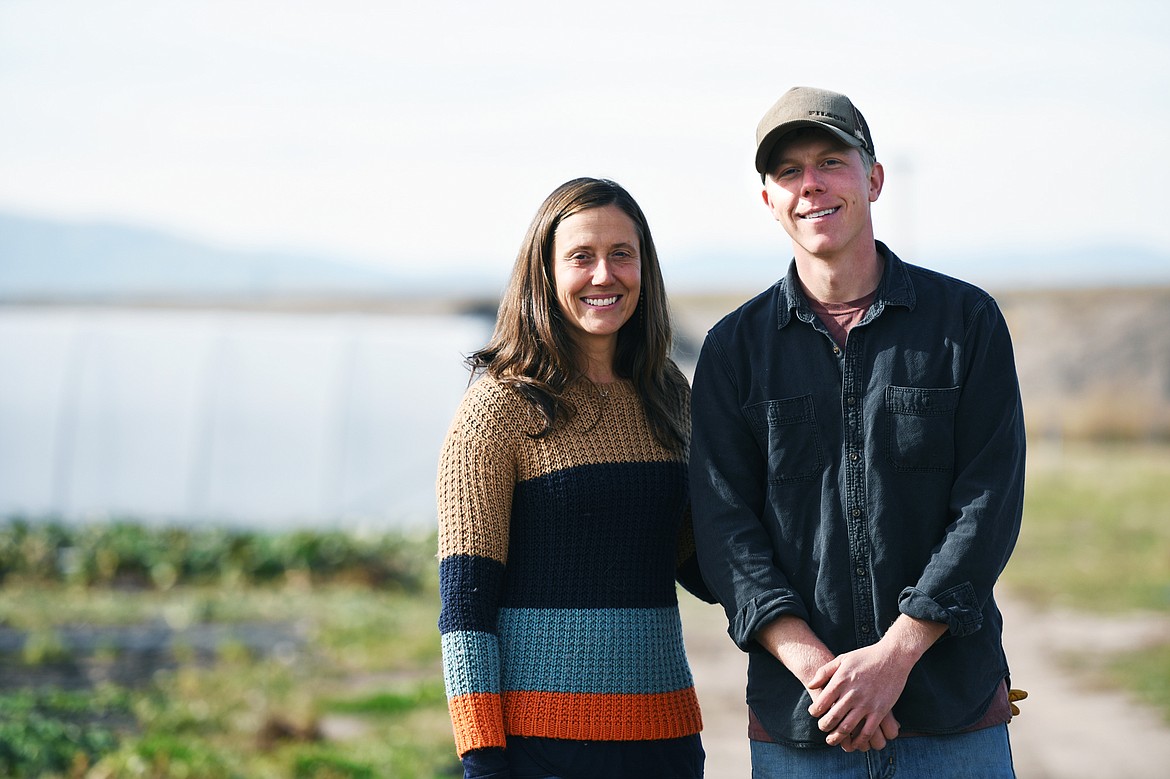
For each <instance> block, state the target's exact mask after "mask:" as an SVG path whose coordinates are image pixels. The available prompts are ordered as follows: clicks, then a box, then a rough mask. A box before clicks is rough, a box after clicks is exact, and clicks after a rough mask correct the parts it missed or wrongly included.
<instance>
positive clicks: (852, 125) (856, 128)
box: [756, 87, 877, 175]
mask: <svg viewBox="0 0 1170 779" xmlns="http://www.w3.org/2000/svg"><path fill="white" fill-rule="evenodd" d="M801 127H818V128H820V129H822V130H828V131H829V132H831V133H833V135H835V136H837V137H838V138H840V139H841V140H842V141H844V142H845V143H847V144H849V145H850V146H852V147H853V148H855V149H865V150H866V151H868V152H869V155H870V156H871V157H873V158H874V159H877V155H876V154H874V151H873V138H871V137H870V135H869V125H867V124H866V123H865V117H863V116H862V115H861V112H860V111H858V110H857V108H856V107H855V106H854V105H853V102H852V101H851V100H850V99H849V98H847V97H845V95H841V94H838V93H836V92H830V91H829V90H827V89H816V88H815V87H793V88H792V89H790V90H788V91H787V92H785V93H784V96H783V97H781V98H780V99H779V100H777V101H776V104H775V105H774V106H772V107H771V108H769V109H768V113H766V114H764V118H763V119H761V120H760V123H759V125H758V126H757V127H756V172H757V173H760V174H761V175H763V174H764V172H765V169H766V168H767V167H768V157H769V156H771V154H772V149H773V148H775V146H776V143H777V142H778V141H779V140H780V139H781V138H782V137H784V136H785V135H787V134H788V133H790V132H792V131H793V130H797V129H799V128H801Z"/></svg>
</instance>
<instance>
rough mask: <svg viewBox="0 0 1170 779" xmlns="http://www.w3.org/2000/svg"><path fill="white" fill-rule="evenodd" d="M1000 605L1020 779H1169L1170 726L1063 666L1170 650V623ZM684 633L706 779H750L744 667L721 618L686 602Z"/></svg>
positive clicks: (717, 611) (712, 610) (712, 609)
mask: <svg viewBox="0 0 1170 779" xmlns="http://www.w3.org/2000/svg"><path fill="white" fill-rule="evenodd" d="M997 597H998V598H999V601H1000V608H1001V609H1002V610H1003V613H1004V620H1005V625H1006V628H1005V630H1006V635H1005V645H1006V649H1007V653H1008V661H1009V662H1010V663H1011V668H1012V683H1013V685H1014V686H1016V687H1020V688H1023V689H1026V690H1027V691H1028V693H1029V697H1028V699H1027V700H1025V701H1022V702H1021V703H1020V707H1021V714H1020V716H1018V717H1016V718H1015V719H1014V720H1013V721H1012V724H1011V725H1010V726H1009V732H1010V734H1011V739H1012V752H1013V755H1014V758H1015V765H1016V773H1017V774H1018V775H1019V777H1020V779H1081V778H1082V777H1084V779H1113V778H1114V777H1116V778H1117V779H1147V778H1149V779H1165V777H1170V726H1167V724H1166V723H1165V721H1164V720H1163V719H1162V718H1161V716H1160V715H1159V713H1158V712H1156V711H1154V710H1153V709H1151V708H1149V707H1147V706H1144V705H1141V704H1139V703H1136V702H1134V701H1133V700H1131V699H1129V698H1128V697H1127V696H1126V695H1125V694H1123V693H1120V692H1116V691H1111V690H1103V689H1099V688H1095V687H1093V686H1092V685H1091V684H1090V683H1089V682H1088V681H1087V680H1086V679H1084V678H1081V677H1076V676H1074V675H1073V674H1072V673H1071V672H1069V671H1067V670H1065V669H1064V667H1063V666H1062V665H1061V664H1060V663H1059V662H1058V656H1059V655H1060V654H1061V653H1064V652H1073V651H1076V652H1093V651H1110V650H1116V649H1118V648H1121V647H1127V646H1135V645H1137V644H1138V643H1141V642H1145V641H1152V640H1167V639H1168V638H1170V619H1167V618H1165V617H1162V616H1156V615H1155V616H1144V615H1139V616H1135V617H1126V618H1122V619H1105V618H1100V617H1096V616H1087V615H1083V614H1076V613H1071V612H1040V611H1036V610H1034V609H1031V608H1029V607H1028V606H1026V605H1024V604H1022V603H1019V602H1017V601H1015V600H1013V599H1011V598H1010V597H1007V596H1005V595H1004V594H1003V593H999V594H998V595H997ZM683 624H684V630H685V633H686V641H687V652H688V655H689V657H690V661H691V668H692V670H693V671H694V675H695V684H696V686H697V688H698V692H699V700H700V703H701V704H702V706H703V722H704V730H703V746H704V748H705V749H706V751H707V776H708V777H711V779H735V778H736V777H750V776H751V763H750V760H749V757H748V746H747V735H746V733H747V714H746V706H745V705H744V684H745V673H746V671H745V669H746V659H745V657H744V655H743V654H742V653H741V652H739V650H738V649H736V648H735V646H734V645H733V644H732V643H731V640H730V639H729V638H728V637H727V632H726V622H725V621H724V618H723V612H722V610H721V609H720V608H718V607H716V606H708V605H706V604H702V603H700V602H698V601H696V600H694V599H693V598H689V597H685V598H684V603H683ZM940 779H942V778H941V777H940Z"/></svg>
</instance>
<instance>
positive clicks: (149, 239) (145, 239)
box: [0, 213, 1170, 301]
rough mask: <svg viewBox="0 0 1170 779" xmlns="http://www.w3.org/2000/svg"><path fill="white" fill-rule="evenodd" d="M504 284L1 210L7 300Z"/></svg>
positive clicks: (1059, 280)
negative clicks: (223, 245)
mask: <svg viewBox="0 0 1170 779" xmlns="http://www.w3.org/2000/svg"><path fill="white" fill-rule="evenodd" d="M784 248H785V249H786V247H784ZM894 248H895V251H896V250H897V247H894ZM906 259H907V260H909V261H911V262H915V261H916V258H914V257H906ZM919 262H921V264H925V265H929V266H930V267H933V268H935V269H937V270H939V271H942V272H944V273H950V274H953V275H956V276H959V277H961V278H964V279H967V280H969V281H972V282H974V283H976V284H980V285H982V286H985V287H989V288H992V289H1003V288H1006V287H1013V288H1018V287H1036V286H1044V287H1086V286H1127V285H1135V284H1168V283H1170V255H1167V254H1162V253H1158V252H1153V251H1149V250H1144V249H1138V248H1124V247H1122V248H1115V249H1105V248H1102V247H1093V246H1085V247H1077V248H1072V249H1063V250H1051V251H1046V252H1033V253H1022V252H1016V253H1012V252H1011V251H1010V250H1005V251H1002V252H996V253H994V254H987V255H978V256H974V255H972V256H961V255H956V256H954V257H950V258H939V259H938V261H937V262H930V261H928V260H919ZM787 263H788V255H787V254H786V252H785V251H784V250H781V249H780V247H777V251H776V252H775V253H768V254H765V253H763V252H761V253H758V254H753V255H750V256H743V255H737V256H735V257H719V258H717V261H715V259H712V258H704V257H701V256H694V257H690V258H674V259H672V260H671V261H670V262H669V263H667V264H664V273H665V274H666V276H667V282H668V284H669V285H670V288H671V290H672V291H678V292H692V293H694V292H701V291H722V290H742V289H749V290H754V289H759V288H762V287H763V286H766V285H767V284H768V283H770V282H771V281H773V280H775V279H776V278H778V277H779V276H781V275H782V274H783V273H784V271H785V269H786V267H787ZM503 285H504V279H502V278H496V277H494V276H493V277H488V276H487V275H486V274H477V273H475V272H469V271H466V270H448V271H446V272H444V273H439V274H431V275H428V276H421V275H409V274H402V273H394V272H391V271H388V270H380V269H377V268H372V267H369V266H362V265H358V264H354V263H347V262H344V261H341V260H337V259H333V258H327V257H319V256H311V255H307V254H296V253H284V252H264V251H242V250H235V249H227V248H221V247H216V246H213V245H211V244H208V243H201V242H199V241H194V240H189V239H185V238H181V237H178V236H175V235H172V234H169V233H166V232H162V231H159V230H151V229H146V228H141V227H133V226H125V225H115V224H87V223H75V222H62V221H53V220H49V219H39V218H32V217H27V216H20V215H14V214H3V213H0V300H8V301H14V300H28V299H55V300H86V299H112V300H119V299H142V298H150V297H164V298H181V297H203V298H233V299H240V298H245V299H247V298H255V299H272V298H281V297H296V296H302V297H303V296H336V297H344V296H360V297H365V298H379V297H411V296H416V295H424V294H425V295H445V296H449V297H458V296H484V295H485V293H486V294H487V295H489V296H491V295H496V294H499V292H501V291H502V288H503Z"/></svg>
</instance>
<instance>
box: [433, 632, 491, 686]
mask: <svg viewBox="0 0 1170 779" xmlns="http://www.w3.org/2000/svg"><path fill="white" fill-rule="evenodd" d="M442 646H443V681H444V682H445V683H446V686H447V698H448V699H451V698H456V697H458V696H460V695H467V694H469V693H473V692H494V693H498V692H499V691H500V645H499V642H498V641H497V640H496V637H495V636H493V635H492V634H491V633H482V632H480V631H476V630H456V631H453V632H451V633H444V634H443V636H442Z"/></svg>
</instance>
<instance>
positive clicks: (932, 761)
mask: <svg viewBox="0 0 1170 779" xmlns="http://www.w3.org/2000/svg"><path fill="white" fill-rule="evenodd" d="M751 745H752V777H753V779H781V777H792V776H799V777H802V779H893V778H894V777H897V779H1014V777H1015V775H1016V773H1015V770H1014V769H1013V768H1012V751H1011V745H1010V744H1009V743H1008V732H1007V725H996V726H994V727H990V728H984V729H982V730H976V731H972V732H971V733H960V734H958V735H955V736H907V737H903V738H896V739H894V740H893V741H891V742H889V743H888V744H886V748H885V749H882V750H874V749H871V750H870V751H868V752H846V751H845V750H843V749H839V748H830V749H797V748H795V747H787V746H784V745H783V744H769V743H765V742H762V741H753V742H751Z"/></svg>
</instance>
